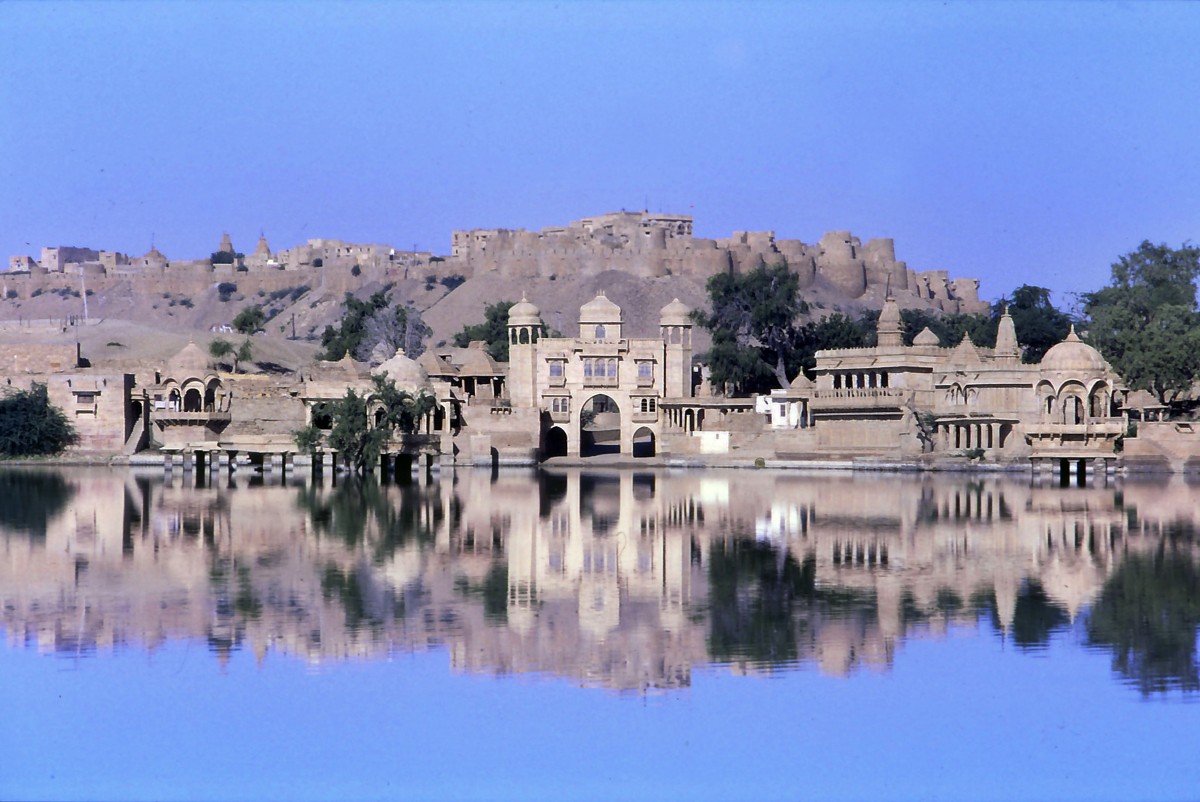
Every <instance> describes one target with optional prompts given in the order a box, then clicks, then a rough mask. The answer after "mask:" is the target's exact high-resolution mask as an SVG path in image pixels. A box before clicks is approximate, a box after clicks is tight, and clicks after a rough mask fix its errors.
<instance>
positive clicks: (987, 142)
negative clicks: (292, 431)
mask: <svg viewBox="0 0 1200 802" xmlns="http://www.w3.org/2000/svg"><path fill="white" fill-rule="evenodd" d="M1198 34H1200V6H1197V5H1196V4H1183V3H1177V4H1176V3H1153V4H1151V3H1078V4H1077V3H1000V4H986V3H972V4H966V3H961V4H949V5H943V4H938V3H903V2H895V3H878V4H866V3H864V4H799V3H762V4H732V3H729V4H725V3H713V4H705V3H665V2H664V3H621V2H615V3H591V4H588V3H579V4H577V3H565V2H564V3H550V2H545V3H519V4H503V3H482V2H480V3H462V4H457V5H443V4H433V3H421V4H402V3H389V4H382V3H366V2H359V3H342V4H323V3H309V4H292V3H278V4H275V3H254V4H245V5H243V4H234V3H215V4H207V3H186V4H185V3H170V4H168V3H120V4H112V5H109V4H102V3H92V2H88V3H70V4H52V3H11V2H6V3H0V46H2V47H3V52H4V54H5V55H4V56H3V62H4V66H3V69H2V70H0V114H2V115H3V120H4V124H3V126H0V255H3V256H7V255H10V254H15V253H32V254H34V255H36V254H37V252H38V249H39V248H40V247H41V246H42V245H47V244H54V245H87V246H91V247H97V248H107V249H115V250H121V251H125V252H129V253H133V254H140V253H143V252H144V251H145V250H146V249H147V248H148V247H149V244H150V240H151V237H153V238H154V241H155V242H156V244H157V245H158V246H159V248H160V249H161V250H163V251H164V252H166V253H167V254H168V255H169V256H171V257H174V258H189V257H199V256H203V255H206V254H207V253H209V252H210V251H212V250H215V249H216V247H217V244H218V242H219V238H220V234H221V232H222V231H224V230H228V231H229V232H230V233H231V235H232V236H233V240H234V243H235V245H237V246H238V247H240V248H242V249H247V250H248V249H249V248H251V247H253V244H254V240H255V238H256V237H257V236H258V234H259V232H260V231H265V233H266V234H267V236H268V239H269V240H270V242H271V244H272V246H273V247H276V248H283V247H289V246H291V245H294V244H296V243H298V242H301V241H302V240H304V239H306V238H309V237H320V236H324V237H339V238H343V239H348V240H352V241H371V242H388V243H391V244H394V245H397V246H400V247H412V246H413V245H416V246H418V247H419V248H421V249H430V250H433V251H435V252H439V253H445V252H447V251H448V250H449V240H450V231H451V230H452V229H454V228H472V227H497V226H498V227H525V228H540V227H543V226H549V225H556V224H560V223H563V222H566V221H568V220H571V219H575V218H578V217H582V216H586V215H589V214H594V213H598V212H603V211H612V210H616V209H621V208H628V209H637V208H642V207H643V206H648V207H649V208H650V209H651V210H656V211H657V210H663V211H675V212H684V213H691V214H693V215H694V216H695V218H696V231H697V234H698V235H700V236H711V237H723V236H728V235H729V234H730V233H731V232H732V231H734V230H743V229H750V230H761V229H772V230H774V231H776V233H777V234H778V235H779V236H780V237H788V238H799V239H803V240H805V241H809V242H811V241H815V240H816V239H818V238H819V237H820V236H821V234H822V233H823V232H825V231H828V230H836V229H850V230H852V231H853V232H855V233H856V234H857V235H859V236H860V237H862V238H863V239H864V240H865V239H867V238H870V237H877V236H879V237H893V238H895V240H896V249H897V255H898V256H899V258H901V259H905V260H907V261H908V263H909V265H910V267H913V268H915V269H919V270H929V269H946V270H949V271H951V273H952V274H954V275H960V276H977V277H979V278H981V279H982V280H983V286H982V288H981V293H982V295H983V296H984V297H986V298H994V297H996V296H999V295H1001V294H1003V293H1005V292H1007V291H1008V290H1010V289H1012V288H1013V287H1015V286H1018V285H1019V284H1022V283H1026V282H1028V283H1036V284H1041V285H1044V286H1049V287H1051V288H1052V289H1054V290H1056V291H1057V292H1059V293H1067V292H1072V291H1081V290H1089V289H1096V288H1098V287H1099V286H1102V285H1103V284H1104V283H1105V282H1106V281H1107V278H1108V269H1109V265H1110V264H1111V263H1112V261H1114V259H1115V257H1117V256H1118V255H1119V254H1122V253H1126V252H1128V251H1130V250H1132V249H1134V248H1135V247H1136V246H1137V244H1138V243H1139V242H1140V241H1141V240H1142V239H1150V240H1152V241H1155V242H1167V243H1169V244H1172V245H1178V244H1180V243H1182V242H1184V241H1185V240H1188V239H1191V238H1193V237H1195V236H1196V230H1195V229H1196V220H1197V219H1198V212H1200V158H1197V143H1200V104H1198V103H1197V95H1198V94H1200V58H1198V57H1197V56H1196V50H1195V43H1196V41H1198V40H1200V37H1198ZM26 243H28V244H26Z"/></svg>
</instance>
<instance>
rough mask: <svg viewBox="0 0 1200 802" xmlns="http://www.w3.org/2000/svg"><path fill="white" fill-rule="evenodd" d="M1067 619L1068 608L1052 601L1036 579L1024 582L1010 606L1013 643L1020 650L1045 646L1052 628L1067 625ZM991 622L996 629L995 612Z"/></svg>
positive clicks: (1068, 618) (1069, 619)
mask: <svg viewBox="0 0 1200 802" xmlns="http://www.w3.org/2000/svg"><path fill="white" fill-rule="evenodd" d="M994 615H995V614H994ZM1070 622H1071V617H1070V616H1069V615H1068V614H1067V611H1066V610H1064V609H1063V608H1062V607H1060V606H1059V605H1057V604H1055V603H1054V602H1053V601H1052V600H1051V598H1050V596H1049V594H1047V593H1046V589H1045V588H1043V587H1042V584H1041V583H1040V582H1038V581H1037V580H1036V579H1028V580H1026V581H1025V582H1024V584H1023V585H1022V586H1021V591H1020V593H1018V594H1017V603H1016V606H1015V607H1014V609H1013V621H1012V639H1013V643H1015V644H1016V645H1017V646H1018V647H1019V648H1021V649H1036V648H1039V647H1042V646H1045V645H1046V644H1047V643H1049V642H1050V635H1051V634H1053V633H1054V631H1055V630H1057V629H1061V628H1063V627H1065V626H1067V625H1068V624H1069V623H1070ZM992 624H993V625H994V626H995V627H996V628H997V629H999V628H1000V620H999V616H998V615H997V616H996V617H995V618H994V619H993V621H992Z"/></svg>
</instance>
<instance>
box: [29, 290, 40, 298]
mask: <svg viewBox="0 0 1200 802" xmlns="http://www.w3.org/2000/svg"><path fill="white" fill-rule="evenodd" d="M41 294H42V288H41V287H38V288H37V289H36V290H34V291H33V292H31V293H29V297H30V298H36V297H38V296H39V295H41Z"/></svg>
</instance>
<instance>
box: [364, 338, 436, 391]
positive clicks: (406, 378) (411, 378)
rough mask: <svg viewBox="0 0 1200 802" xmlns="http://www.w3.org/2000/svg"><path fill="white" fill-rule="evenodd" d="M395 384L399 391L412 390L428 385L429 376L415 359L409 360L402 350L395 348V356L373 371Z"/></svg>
mask: <svg viewBox="0 0 1200 802" xmlns="http://www.w3.org/2000/svg"><path fill="white" fill-rule="evenodd" d="M375 373H376V374H379V373H382V374H384V375H385V376H387V377H388V378H389V379H391V380H392V381H394V382H395V383H396V387H397V388H398V389H401V390H410V391H411V390H414V389H416V388H418V387H424V386H426V385H427V384H428V383H429V374H428V373H426V372H425V368H423V367H421V365H420V364H419V363H418V362H417V360H415V359H410V358H409V357H408V356H407V355H406V354H405V353H404V349H403V348H397V349H396V354H395V355H394V356H393V357H392V358H391V359H389V360H387V361H386V362H383V363H382V364H380V365H379V367H378V368H376V369H375Z"/></svg>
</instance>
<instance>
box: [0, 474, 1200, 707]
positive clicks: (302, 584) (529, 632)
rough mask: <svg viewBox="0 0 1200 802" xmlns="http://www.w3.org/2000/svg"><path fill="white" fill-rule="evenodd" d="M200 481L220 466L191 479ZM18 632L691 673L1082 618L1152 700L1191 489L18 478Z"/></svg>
mask: <svg viewBox="0 0 1200 802" xmlns="http://www.w3.org/2000/svg"><path fill="white" fill-rule="evenodd" d="M202 479H203V477H202ZM0 489H2V490H3V492H4V494H5V495H4V497H5V499H8V500H13V499H20V500H21V501H22V503H20V504H14V503H11V501H10V502H8V503H5V504H3V505H0V507H2V508H3V512H0V589H2V590H0V595H2V596H3V610H4V612H3V626H4V628H5V630H6V632H7V634H8V638H9V641H10V643H14V644H20V643H25V644H36V645H37V646H38V648H40V649H43V650H45V651H48V652H58V653H66V654H91V653H95V652H96V651H97V650H101V651H102V650H106V649H113V648H124V647H130V646H137V647H140V648H146V649H150V650H153V649H154V648H155V647H156V646H158V645H159V644H161V643H163V642H164V641H166V640H168V639H188V640H195V641H199V642H203V643H206V644H207V645H208V647H209V648H210V649H211V650H212V652H213V653H214V654H216V655H217V656H218V657H219V658H220V659H221V660H227V659H228V658H229V655H230V654H231V653H232V652H233V651H235V650H239V649H248V650H253V651H254V653H255V654H256V655H258V656H259V657H260V658H261V657H263V656H264V655H266V654H267V653H268V652H279V653H285V654H289V655H294V656H298V657H301V658H303V659H305V660H308V661H312V662H322V661H336V660H343V659H347V658H352V657H353V658H379V657H383V656H386V655H388V654H390V653H394V652H407V651H411V650H415V649H426V648H432V647H441V648H445V649H446V650H447V652H448V653H449V654H450V656H451V660H452V663H453V665H454V666H455V668H456V669H458V670H463V671H473V672H491V673H514V672H542V673H548V674H553V675H557V676H563V677H569V678H573V679H575V680H577V681H580V682H583V683H585V684H596V685H604V686H609V687H613V688H619V689H648V688H674V687H680V686H686V685H687V684H689V682H690V678H691V671H692V670H693V667H695V666H699V665H705V664H710V663H721V664H725V665H727V666H729V667H731V669H732V670H735V671H739V672H761V671H773V670H779V669H780V668H782V667H787V666H794V665H813V666H817V667H819V669H820V670H822V671H824V672H826V673H830V674H835V675H846V674H849V673H851V672H853V671H855V670H857V669H860V668H872V669H879V670H887V668H888V667H890V666H891V665H893V663H894V661H896V660H897V659H900V658H898V656H897V655H898V652H899V651H900V650H901V649H902V647H903V644H904V643H905V642H906V641H907V640H910V639H913V638H927V637H942V636H945V635H946V634H947V633H950V634H953V633H954V632H956V631H959V630H961V629H969V630H982V631H983V632H985V633H989V634H994V635H995V636H997V637H1002V638H1004V639H1005V641H1006V642H1007V643H1011V644H1012V645H1014V646H1015V647H1016V648H1018V649H1020V650H1043V649H1046V648H1047V645H1048V644H1049V643H1050V642H1051V640H1052V638H1054V636H1055V633H1058V632H1061V631H1064V630H1067V629H1068V628H1072V627H1079V628H1080V629H1081V631H1083V632H1085V633H1086V635H1085V636H1084V641H1085V642H1086V644H1087V645H1088V646H1089V647H1090V648H1097V649H1103V650H1105V651H1106V652H1108V653H1110V654H1111V655H1112V660H1113V668H1114V670H1115V672H1116V673H1117V675H1118V676H1119V677H1121V678H1122V679H1123V680H1125V681H1127V682H1129V683H1130V684H1132V685H1133V686H1135V687H1137V688H1138V689H1140V690H1141V692H1143V693H1145V694H1150V693H1155V692H1159V691H1163V690H1168V689H1183V690H1186V691H1196V690H1198V689H1200V674H1198V670H1197V656H1196V635H1197V630H1198V627H1200V587H1198V582H1200V566H1198V565H1197V542H1196V537H1195V531H1196V522H1195V516H1196V515H1197V514H1198V513H1197V508H1198V506H1197V501H1198V500H1200V499H1198V498H1197V495H1198V492H1200V491H1197V490H1196V489H1193V488H1191V487H1189V486H1188V485H1187V484H1185V483H1183V482H1182V481H1180V480H1178V479H1176V480H1172V481H1170V482H1167V483H1163V484H1131V483H1126V484H1124V485H1123V486H1121V487H1116V488H1057V487H1039V486H1029V485H1027V484H1023V483H1019V482H1012V481H1007V480H1000V479H996V480H992V479H989V480H983V481H977V480H973V481H963V480H961V479H960V478H953V477H924V478H911V477H886V476H871V477H855V478H850V477H847V476H816V477H804V476H796V475H789V474H778V473H767V472H712V471H710V472H704V473H656V472H611V473H595V472H592V473H587V472H580V471H563V472H555V473H547V474H541V475H536V474H530V473H522V472H515V473H507V472H500V473H491V472H486V471H480V472H470V471H468V472H457V473H453V474H447V475H445V476H442V477H439V478H433V479H429V480H427V481H419V482H418V481H412V482H406V483H404V484H399V485H379V484H357V483H346V484H342V485H340V486H336V487H334V486H329V485H322V484H313V483H309V482H304V481H301V482H300V483H299V484H287V483H284V482H281V481H278V480H276V481H268V482H264V481H263V480H262V479H261V478H260V477H254V478H252V479H251V478H242V479H235V480H226V479H222V480H221V481H219V482H216V483H215V486H212V485H209V484H208V483H206V482H200V483H197V480H196V479H194V478H192V477H190V476H189V477H183V478H181V477H176V478H175V479H174V480H173V481H170V480H168V481H164V480H163V478H162V477H161V476H157V475H149V476H139V475H136V474H133V473H129V472H120V471H111V470H100V469H90V470H82V469H81V470H70V471H58V472H54V471H12V470H9V471H5V472H3V473H0Z"/></svg>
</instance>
